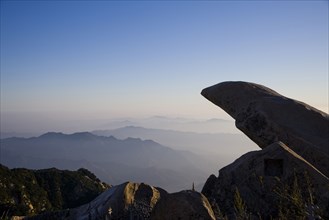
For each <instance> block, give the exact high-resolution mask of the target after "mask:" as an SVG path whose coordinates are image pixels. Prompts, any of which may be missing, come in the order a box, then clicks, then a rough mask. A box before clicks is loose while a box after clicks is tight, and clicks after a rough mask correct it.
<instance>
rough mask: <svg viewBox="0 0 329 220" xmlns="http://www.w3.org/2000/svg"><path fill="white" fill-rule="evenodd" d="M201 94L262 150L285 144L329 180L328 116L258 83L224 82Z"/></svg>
mask: <svg viewBox="0 0 329 220" xmlns="http://www.w3.org/2000/svg"><path fill="white" fill-rule="evenodd" d="M201 94H202V95H203V96H204V97H205V98H207V99H208V100H209V101H211V102H213V103H214V104H215V105H217V106H219V107H220V108H222V109H223V110H224V111H226V112H227V113H228V114H229V115H231V116H232V117H233V118H234V119H235V120H236V121H235V124H236V127H237V128H238V129H240V130H241V131H242V132H243V133H245V134H246V135H247V136H248V137H249V138H250V139H251V140H253V141H254V142H255V143H256V144H258V146H259V147H261V148H265V147H266V146H268V145H270V144H272V143H274V142H276V141H282V142H283V143H285V144H286V145H288V146H289V147H290V148H291V149H293V150H294V151H295V152H296V153H298V154H299V155H301V156H302V157H304V158H305V159H306V160H307V161H309V162H311V163H312V164H313V165H314V166H315V167H316V168H317V169H319V170H321V172H323V173H324V174H325V175H327V176H329V165H328V162H327V161H328V160H329V157H328V155H329V116H328V114H326V113H324V112H322V111H320V110H317V109H315V108H313V107H311V106H309V105H307V104H305V103H303V102H299V101H296V100H293V99H290V98H287V97H285V96H282V95H280V94H279V93H277V92H275V91H273V90H271V89H269V88H267V87H265V86H262V85H258V84H255V83H249V82H223V83H219V84H216V85H214V86H211V87H208V88H206V89H204V90H203V91H202V92H201Z"/></svg>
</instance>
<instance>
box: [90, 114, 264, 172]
mask: <svg viewBox="0 0 329 220" xmlns="http://www.w3.org/2000/svg"><path fill="white" fill-rule="evenodd" d="M213 120H215V121H217V120H219V119H213ZM92 133H93V134H96V135H101V136H114V137H116V138H119V139H125V138H128V137H133V138H142V139H152V140H154V141H156V142H158V143H161V144H163V145H165V146H169V147H171V148H173V149H175V150H183V151H191V152H193V153H196V154H199V155H203V156H205V157H207V160H208V161H211V162H212V163H213V164H215V167H211V165H210V164H209V165H208V170H207V172H208V173H212V172H217V170H218V169H219V168H220V166H224V165H226V164H228V163H230V162H232V160H234V159H235V158H237V157H239V156H241V155H242V154H243V153H245V152H248V151H251V150H259V147H258V146H256V145H255V143H254V142H252V141H251V140H250V139H249V138H248V137H246V136H245V135H243V134H242V133H197V132H183V131H176V130H166V129H151V128H144V127H137V126H126V127H122V128H117V129H112V130H95V131H92Z"/></svg>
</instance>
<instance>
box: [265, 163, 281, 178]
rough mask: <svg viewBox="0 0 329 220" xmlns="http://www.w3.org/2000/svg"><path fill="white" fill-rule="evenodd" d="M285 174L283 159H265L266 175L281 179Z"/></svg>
mask: <svg viewBox="0 0 329 220" xmlns="http://www.w3.org/2000/svg"><path fill="white" fill-rule="evenodd" d="M282 174H283V160H282V159H264V175H265V176H277V177H281V176H282Z"/></svg>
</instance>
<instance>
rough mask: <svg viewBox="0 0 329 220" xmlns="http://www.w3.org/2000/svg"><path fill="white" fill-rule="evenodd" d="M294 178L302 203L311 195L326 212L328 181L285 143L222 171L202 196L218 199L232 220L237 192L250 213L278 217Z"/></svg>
mask: <svg viewBox="0 0 329 220" xmlns="http://www.w3.org/2000/svg"><path fill="white" fill-rule="evenodd" d="M295 177H296V180H299V181H298V182H297V184H298V189H299V190H301V191H302V192H301V193H302V197H303V202H304V203H306V204H307V203H308V202H309V201H308V199H309V198H310V196H312V197H314V198H317V201H316V202H317V205H318V206H319V207H322V208H323V209H324V210H325V209H326V208H327V207H326V206H327V205H328V201H329V179H328V178H327V177H326V176H325V175H324V174H322V173H321V172H320V171H319V170H317V169H316V168H315V167H314V166H312V165H311V164H310V163H308V162H307V161H305V160H304V159H303V158H302V157H300V156H299V155H298V154H296V153H295V152H293V151H292V150H291V149H290V148H289V147H287V146H286V145H285V144H283V143H282V142H277V143H273V144H271V145H269V146H267V147H266V148H265V149H263V150H260V151H255V152H249V153H247V154H245V155H243V156H241V157H240V158H239V159H237V160H236V161H235V162H234V163H232V164H230V165H228V166H226V167H224V168H223V169H221V170H220V171H219V175H218V178H216V180H215V179H214V176H211V177H210V178H209V179H208V180H207V182H206V184H205V186H204V188H203V190H202V193H203V194H204V195H205V196H207V197H208V198H212V199H215V200H216V203H217V204H218V206H219V207H220V209H221V210H222V211H223V212H224V214H225V215H227V216H228V217H229V219H231V218H234V216H235V212H236V210H235V198H234V195H235V190H236V189H238V190H239V193H240V195H241V197H242V199H243V201H244V202H245V205H246V207H248V208H247V209H248V212H250V213H252V215H254V216H257V213H260V214H261V215H262V216H263V217H266V218H270V216H272V217H274V216H277V215H278V210H277V207H276V205H277V204H279V203H280V202H284V201H282V200H284V199H285V198H284V197H283V196H285V194H286V192H285V190H288V191H289V190H292V189H291V188H290V186H292V185H293V184H294V181H295ZM300 180H302V181H300ZM308 181H309V182H310V183H309V182H308ZM308 189H310V190H311V192H312V193H310V192H308ZM281 194H283V195H281ZM287 202H288V201H287ZM314 202H315V201H314ZM309 205H310V203H309Z"/></svg>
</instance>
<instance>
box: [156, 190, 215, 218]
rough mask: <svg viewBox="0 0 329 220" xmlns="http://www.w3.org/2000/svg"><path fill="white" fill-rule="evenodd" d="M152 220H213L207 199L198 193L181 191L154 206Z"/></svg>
mask: <svg viewBox="0 0 329 220" xmlns="http://www.w3.org/2000/svg"><path fill="white" fill-rule="evenodd" d="M151 219H152V220H171V219H180V220H189V219H195V220H199V219H200V220H201V219H202V220H215V216H214V213H213V211H212V208H211V206H210V204H209V202H208V199H207V198H206V197H205V196H204V195H202V194H201V193H199V192H195V191H190V190H186V191H181V192H177V193H172V194H169V195H167V196H166V197H164V198H162V199H161V200H160V201H159V203H158V204H157V205H156V206H155V208H154V210H153V212H152V215H151Z"/></svg>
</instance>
